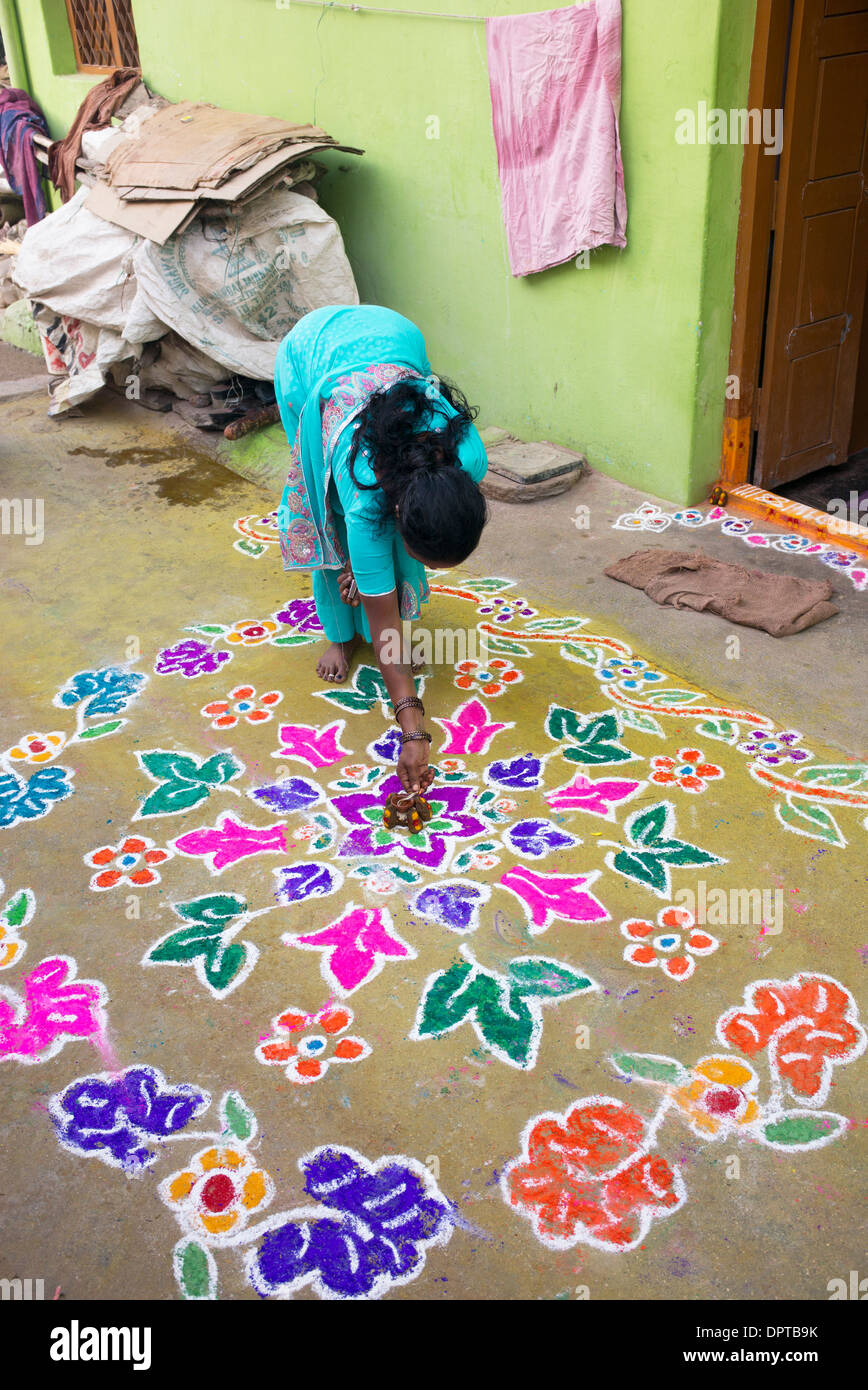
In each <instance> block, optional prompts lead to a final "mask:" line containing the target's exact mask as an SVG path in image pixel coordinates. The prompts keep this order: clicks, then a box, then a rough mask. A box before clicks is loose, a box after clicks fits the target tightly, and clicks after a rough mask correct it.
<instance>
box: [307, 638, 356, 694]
mask: <svg viewBox="0 0 868 1390" xmlns="http://www.w3.org/2000/svg"><path fill="white" fill-rule="evenodd" d="M359 640H360V639H359V635H358V633H356V635H355V636H354V637H351V638H350V640H349V642H332V643H331V645H330V646H329V647H327V648H326V650H325V651H324V652H323V654H322V656H321V657H320V659H319V661H318V662H317V664H316V673H317V675H318V676H319V677H320V679H321V680H324V681H332V682H333V683H334V684H335V685H343V683H344V681H345V680H346V678H347V675H348V673H349V669H350V659H351V657H352V655H353V652H354V651H355V650H356V647H357V646H358V645H359Z"/></svg>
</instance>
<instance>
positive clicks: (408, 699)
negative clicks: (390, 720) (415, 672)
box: [393, 695, 425, 723]
mask: <svg viewBox="0 0 868 1390" xmlns="http://www.w3.org/2000/svg"><path fill="white" fill-rule="evenodd" d="M393 709H394V713H395V722H396V723H398V722H399V721H398V715H399V714H400V713H401V711H402V710H405V709H417V710H418V711H419V713H420V714H424V713H425V706H424V705H423V704H422V701H421V700H420V699H419V696H418V695H405V696H404V698H403V700H398V701H397V702H396V704H395V705H394V706H393Z"/></svg>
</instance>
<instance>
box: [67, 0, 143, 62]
mask: <svg viewBox="0 0 868 1390" xmlns="http://www.w3.org/2000/svg"><path fill="white" fill-rule="evenodd" d="M66 11H67V14H68V15H69V27H70V30H71V32H72V42H73V47H74V48H75V65H76V67H77V68H78V71H79V72H110V71H111V70H112V69H113V68H138V67H140V66H141V64H140V62H139V45H138V42H137V40H136V26H135V22H134V20H133V5H132V0H66Z"/></svg>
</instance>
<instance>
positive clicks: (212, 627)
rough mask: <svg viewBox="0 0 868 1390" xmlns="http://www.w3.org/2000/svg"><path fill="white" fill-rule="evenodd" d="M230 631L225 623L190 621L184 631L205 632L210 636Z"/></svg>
mask: <svg viewBox="0 0 868 1390" xmlns="http://www.w3.org/2000/svg"><path fill="white" fill-rule="evenodd" d="M228 631H229V629H228V627H226V625H225V624H224V623H190V624H188V625H187V627H185V628H184V632H204V633H205V634H206V635H207V636H209V637H218V636H219V635H220V633H221V632H228Z"/></svg>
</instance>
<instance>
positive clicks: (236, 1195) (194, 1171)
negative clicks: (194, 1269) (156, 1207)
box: [159, 1147, 274, 1245]
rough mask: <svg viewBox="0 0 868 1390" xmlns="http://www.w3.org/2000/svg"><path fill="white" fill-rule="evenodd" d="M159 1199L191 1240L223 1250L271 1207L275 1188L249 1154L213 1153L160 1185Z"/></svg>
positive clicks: (231, 1150)
mask: <svg viewBox="0 0 868 1390" xmlns="http://www.w3.org/2000/svg"><path fill="white" fill-rule="evenodd" d="M159 1193H160V1196H161V1197H162V1199H163V1201H164V1202H165V1203H166V1205H167V1206H168V1207H171V1208H172V1209H173V1210H174V1213H175V1215H176V1217H177V1218H178V1220H179V1221H180V1222H181V1225H182V1226H183V1227H184V1228H185V1230H187V1231H189V1232H190V1234H192V1235H195V1236H199V1237H200V1238H201V1239H203V1240H205V1241H206V1242H207V1243H208V1244H209V1245H225V1244H228V1243H229V1242H230V1241H231V1240H233V1239H234V1237H235V1236H236V1235H237V1234H238V1232H239V1231H241V1230H243V1229H244V1227H245V1226H246V1225H247V1222H248V1220H249V1219H250V1216H251V1214H252V1213H253V1212H255V1211H258V1210H259V1209H260V1208H263V1207H267V1206H268V1204H269V1202H270V1201H271V1200H272V1198H273V1196H274V1183H273V1182H272V1180H271V1177H270V1175H269V1174H268V1173H266V1172H265V1170H264V1169H263V1168H257V1167H256V1165H255V1163H254V1162H253V1159H252V1158H251V1156H250V1154H249V1153H247V1152H246V1150H244V1149H241V1150H239V1149H235V1148H230V1147H226V1148H211V1149H203V1150H202V1151H201V1152H200V1153H198V1154H196V1155H195V1157H194V1158H193V1160H192V1162H191V1164H190V1167H189V1168H185V1169H183V1170H182V1171H180V1172H178V1173H173V1174H172V1175H171V1177H169V1178H166V1179H165V1180H164V1181H163V1182H161V1183H160V1187H159Z"/></svg>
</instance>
